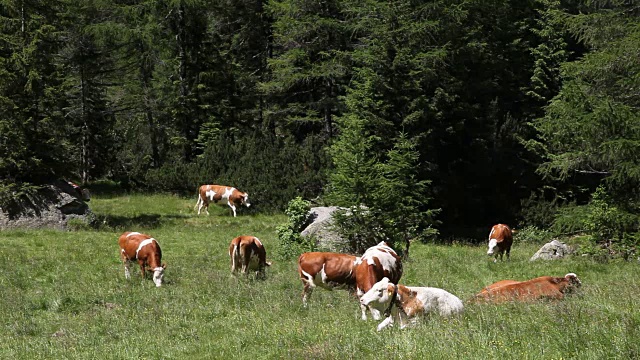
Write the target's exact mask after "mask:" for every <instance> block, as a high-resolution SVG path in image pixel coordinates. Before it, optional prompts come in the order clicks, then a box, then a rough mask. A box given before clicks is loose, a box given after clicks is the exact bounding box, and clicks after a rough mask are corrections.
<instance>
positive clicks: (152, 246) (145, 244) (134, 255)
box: [118, 231, 167, 287]
mask: <svg viewBox="0 0 640 360" xmlns="http://www.w3.org/2000/svg"><path fill="white" fill-rule="evenodd" d="M118 244H119V245H120V256H121V258H122V262H123V263H124V276H125V277H126V278H127V279H130V278H131V272H130V270H129V268H130V267H131V263H132V262H134V261H137V262H138V264H140V272H141V273H142V278H144V277H145V270H146V268H147V267H149V268H151V271H153V282H154V283H155V284H156V286H157V287H160V286H161V285H162V279H163V277H164V269H165V268H166V267H167V266H166V265H165V264H161V261H162V251H161V250H160V244H158V241H157V240H156V239H154V238H152V237H151V236H149V235H146V234H141V233H139V232H129V231H127V232H125V233H124V234H122V235H120V238H119V239H118Z"/></svg>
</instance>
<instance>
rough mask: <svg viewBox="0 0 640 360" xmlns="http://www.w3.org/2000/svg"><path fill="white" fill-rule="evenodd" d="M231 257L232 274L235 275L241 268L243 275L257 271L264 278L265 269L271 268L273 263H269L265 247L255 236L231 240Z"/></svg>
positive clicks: (243, 236)
mask: <svg viewBox="0 0 640 360" xmlns="http://www.w3.org/2000/svg"><path fill="white" fill-rule="evenodd" d="M229 256H230V257H231V273H232V274H235V273H236V272H237V271H238V267H240V269H241V270H240V271H241V272H242V273H243V274H246V273H247V270H250V271H255V272H256V275H258V276H264V269H265V267H266V266H271V262H268V261H267V251H266V250H265V248H264V245H263V244H262V242H261V241H260V239H258V238H257V237H255V236H249V235H242V236H238V237H236V238H235V239H233V240H231V244H230V245H229Z"/></svg>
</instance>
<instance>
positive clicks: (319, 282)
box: [301, 264, 332, 290]
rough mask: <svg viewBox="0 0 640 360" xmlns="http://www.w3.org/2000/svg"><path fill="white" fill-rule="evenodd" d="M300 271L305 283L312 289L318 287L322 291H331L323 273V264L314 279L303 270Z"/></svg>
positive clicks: (325, 274)
mask: <svg viewBox="0 0 640 360" xmlns="http://www.w3.org/2000/svg"><path fill="white" fill-rule="evenodd" d="M301 271H302V275H304V276H305V277H306V280H305V281H306V282H307V284H309V286H311V287H312V288H314V287H316V286H320V287H321V288H323V289H327V290H332V287H331V286H329V285H328V284H327V273H326V272H325V271H324V264H323V265H322V270H320V271H319V272H318V273H317V274H316V276H315V277H314V276H311V274H309V273H308V272H306V271H304V270H301Z"/></svg>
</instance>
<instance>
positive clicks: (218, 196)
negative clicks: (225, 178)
mask: <svg viewBox="0 0 640 360" xmlns="http://www.w3.org/2000/svg"><path fill="white" fill-rule="evenodd" d="M224 202H226V204H227V205H229V207H230V208H231V210H233V217H236V208H237V207H240V206H242V205H244V206H246V207H249V206H251V204H250V203H249V194H247V193H244V192H242V191H240V190H238V189H236V188H234V187H231V186H223V185H202V186H200V188H199V189H198V201H197V202H196V206H194V207H193V210H195V209H196V208H198V215H200V210H202V208H203V207H204V209H205V211H206V212H207V215H209V203H215V204H218V203H224Z"/></svg>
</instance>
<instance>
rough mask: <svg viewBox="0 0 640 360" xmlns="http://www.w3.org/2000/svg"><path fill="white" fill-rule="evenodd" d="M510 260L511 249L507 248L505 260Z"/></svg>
mask: <svg viewBox="0 0 640 360" xmlns="http://www.w3.org/2000/svg"><path fill="white" fill-rule="evenodd" d="M509 260H511V249H507V261H509Z"/></svg>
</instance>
